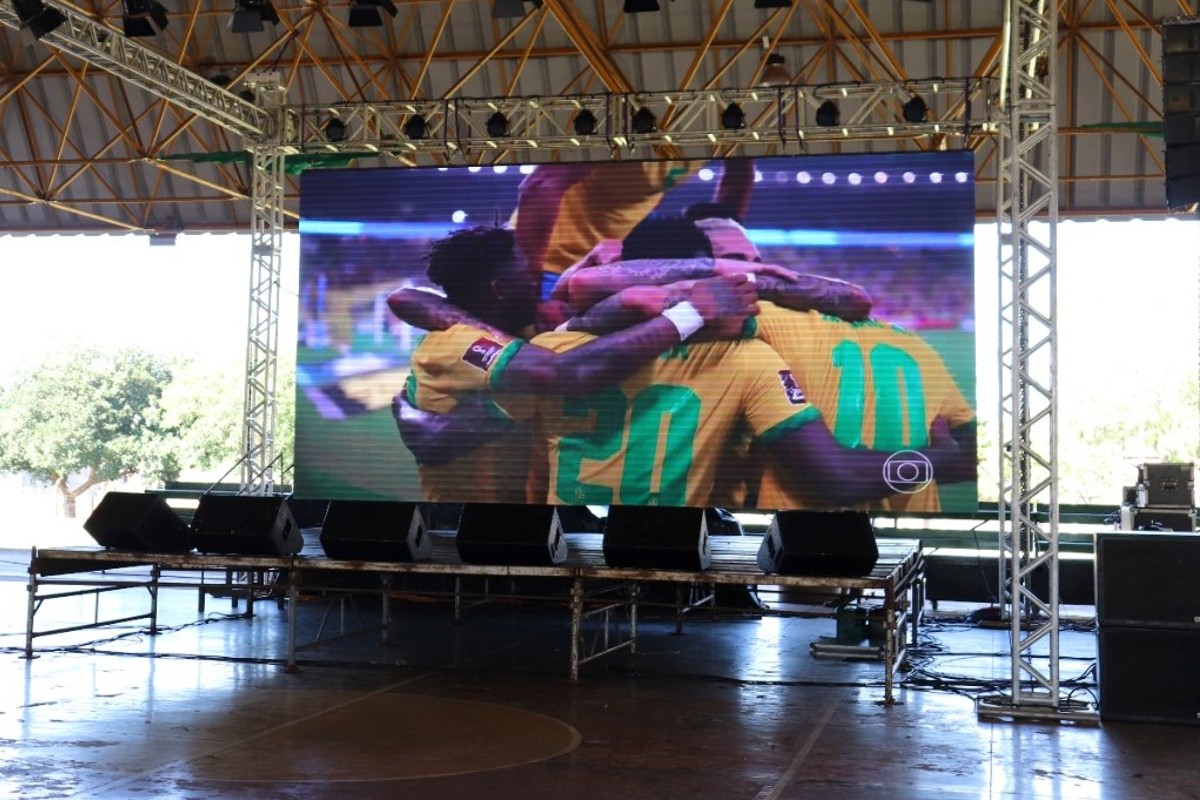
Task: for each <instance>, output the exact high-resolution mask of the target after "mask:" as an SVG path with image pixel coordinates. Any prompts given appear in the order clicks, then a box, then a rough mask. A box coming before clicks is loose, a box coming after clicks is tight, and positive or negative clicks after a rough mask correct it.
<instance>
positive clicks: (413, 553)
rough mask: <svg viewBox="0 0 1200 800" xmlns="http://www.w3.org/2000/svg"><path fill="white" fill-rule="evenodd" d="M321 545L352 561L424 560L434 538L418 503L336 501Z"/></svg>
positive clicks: (331, 553)
mask: <svg viewBox="0 0 1200 800" xmlns="http://www.w3.org/2000/svg"><path fill="white" fill-rule="evenodd" d="M321 547H323V548H324V549H325V555H327V556H329V557H330V558H337V559H344V560H351V561H424V560H425V559H427V558H429V555H430V554H431V553H432V552H433V540H432V539H430V538H429V534H428V533H426V531H425V521H424V520H423V519H422V517H421V511H420V509H418V508H417V504H416V503H391V502H386V501H373V500H371V501H351V500H334V501H333V502H331V503H330V504H329V510H328V511H327V512H326V513H325V524H324V525H322V526H321Z"/></svg>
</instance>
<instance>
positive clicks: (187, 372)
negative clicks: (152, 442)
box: [163, 364, 296, 482]
mask: <svg viewBox="0 0 1200 800" xmlns="http://www.w3.org/2000/svg"><path fill="white" fill-rule="evenodd" d="M295 385H296V379H295V367H294V365H291V364H281V365H280V366H279V371H278V381H277V386H276V398H277V400H276V410H275V453H276V457H277V461H276V464H277V469H276V474H277V475H278V474H279V473H280V472H281V470H280V469H279V468H280V467H290V466H291V464H292V461H293V458H294V456H293V453H294V452H295V448H294V440H295V435H294V431H295V409H296V398H295ZM245 387H246V383H245V374H244V370H243V369H242V368H241V365H237V366H234V365H227V366H224V367H222V368H209V369H202V368H199V367H196V366H195V365H192V364H180V365H179V366H178V368H177V370H176V378H175V381H174V382H173V383H172V384H171V387H170V388H169V389H168V390H167V392H166V394H165V396H164V399H163V405H164V406H165V407H166V409H167V422H168V424H169V426H170V427H171V428H172V429H174V430H177V431H179V456H180V463H181V464H182V466H183V468H184V469H198V470H204V471H207V472H214V471H219V472H218V475H217V476H216V477H220V474H221V473H225V472H226V471H227V470H228V471H230V472H229V480H232V481H235V482H236V481H237V480H238V479H239V478H240V475H241V473H240V471H239V470H238V469H236V467H237V465H238V463H239V460H240V459H241V457H242V428H243V424H244V421H245V405H246V390H245Z"/></svg>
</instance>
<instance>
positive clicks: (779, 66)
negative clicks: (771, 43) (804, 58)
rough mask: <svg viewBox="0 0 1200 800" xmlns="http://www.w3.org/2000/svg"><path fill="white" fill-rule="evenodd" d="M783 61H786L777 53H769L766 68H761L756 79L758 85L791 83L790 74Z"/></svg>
mask: <svg viewBox="0 0 1200 800" xmlns="http://www.w3.org/2000/svg"><path fill="white" fill-rule="evenodd" d="M784 63H786V62H785V59H784V57H783V56H781V55H779V53H771V55H769V56H767V68H766V69H765V70H763V74H762V77H761V78H759V79H758V85H759V86H787V85H788V84H789V83H791V82H792V76H791V75H790V74H788V71H787V67H785V66H784Z"/></svg>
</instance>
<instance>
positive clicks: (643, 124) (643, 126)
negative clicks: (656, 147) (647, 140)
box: [630, 106, 658, 133]
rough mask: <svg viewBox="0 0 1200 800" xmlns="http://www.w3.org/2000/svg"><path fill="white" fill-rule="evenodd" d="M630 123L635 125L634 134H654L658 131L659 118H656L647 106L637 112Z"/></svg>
mask: <svg viewBox="0 0 1200 800" xmlns="http://www.w3.org/2000/svg"><path fill="white" fill-rule="evenodd" d="M630 123H631V124H632V125H633V132H634V133H654V132H655V131H656V130H658V117H656V116H654V112H653V111H651V110H650V109H648V108H646V107H645V106H642V107H641V108H639V109H638V110H637V113H636V114H634V115H633V119H632V120H630Z"/></svg>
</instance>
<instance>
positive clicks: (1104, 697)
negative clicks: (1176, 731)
mask: <svg viewBox="0 0 1200 800" xmlns="http://www.w3.org/2000/svg"><path fill="white" fill-rule="evenodd" d="M1098 670H1099V673H1100V718H1101V719H1103V720H1119V721H1127V722H1169V723H1179V724H1187V725H1200V681H1198V680H1196V676H1197V675H1200V629H1198V630H1178V629H1175V630H1172V629H1167V628H1126V627H1105V626H1103V625H1102V626H1101V627H1100V648H1099V664H1098Z"/></svg>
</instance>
